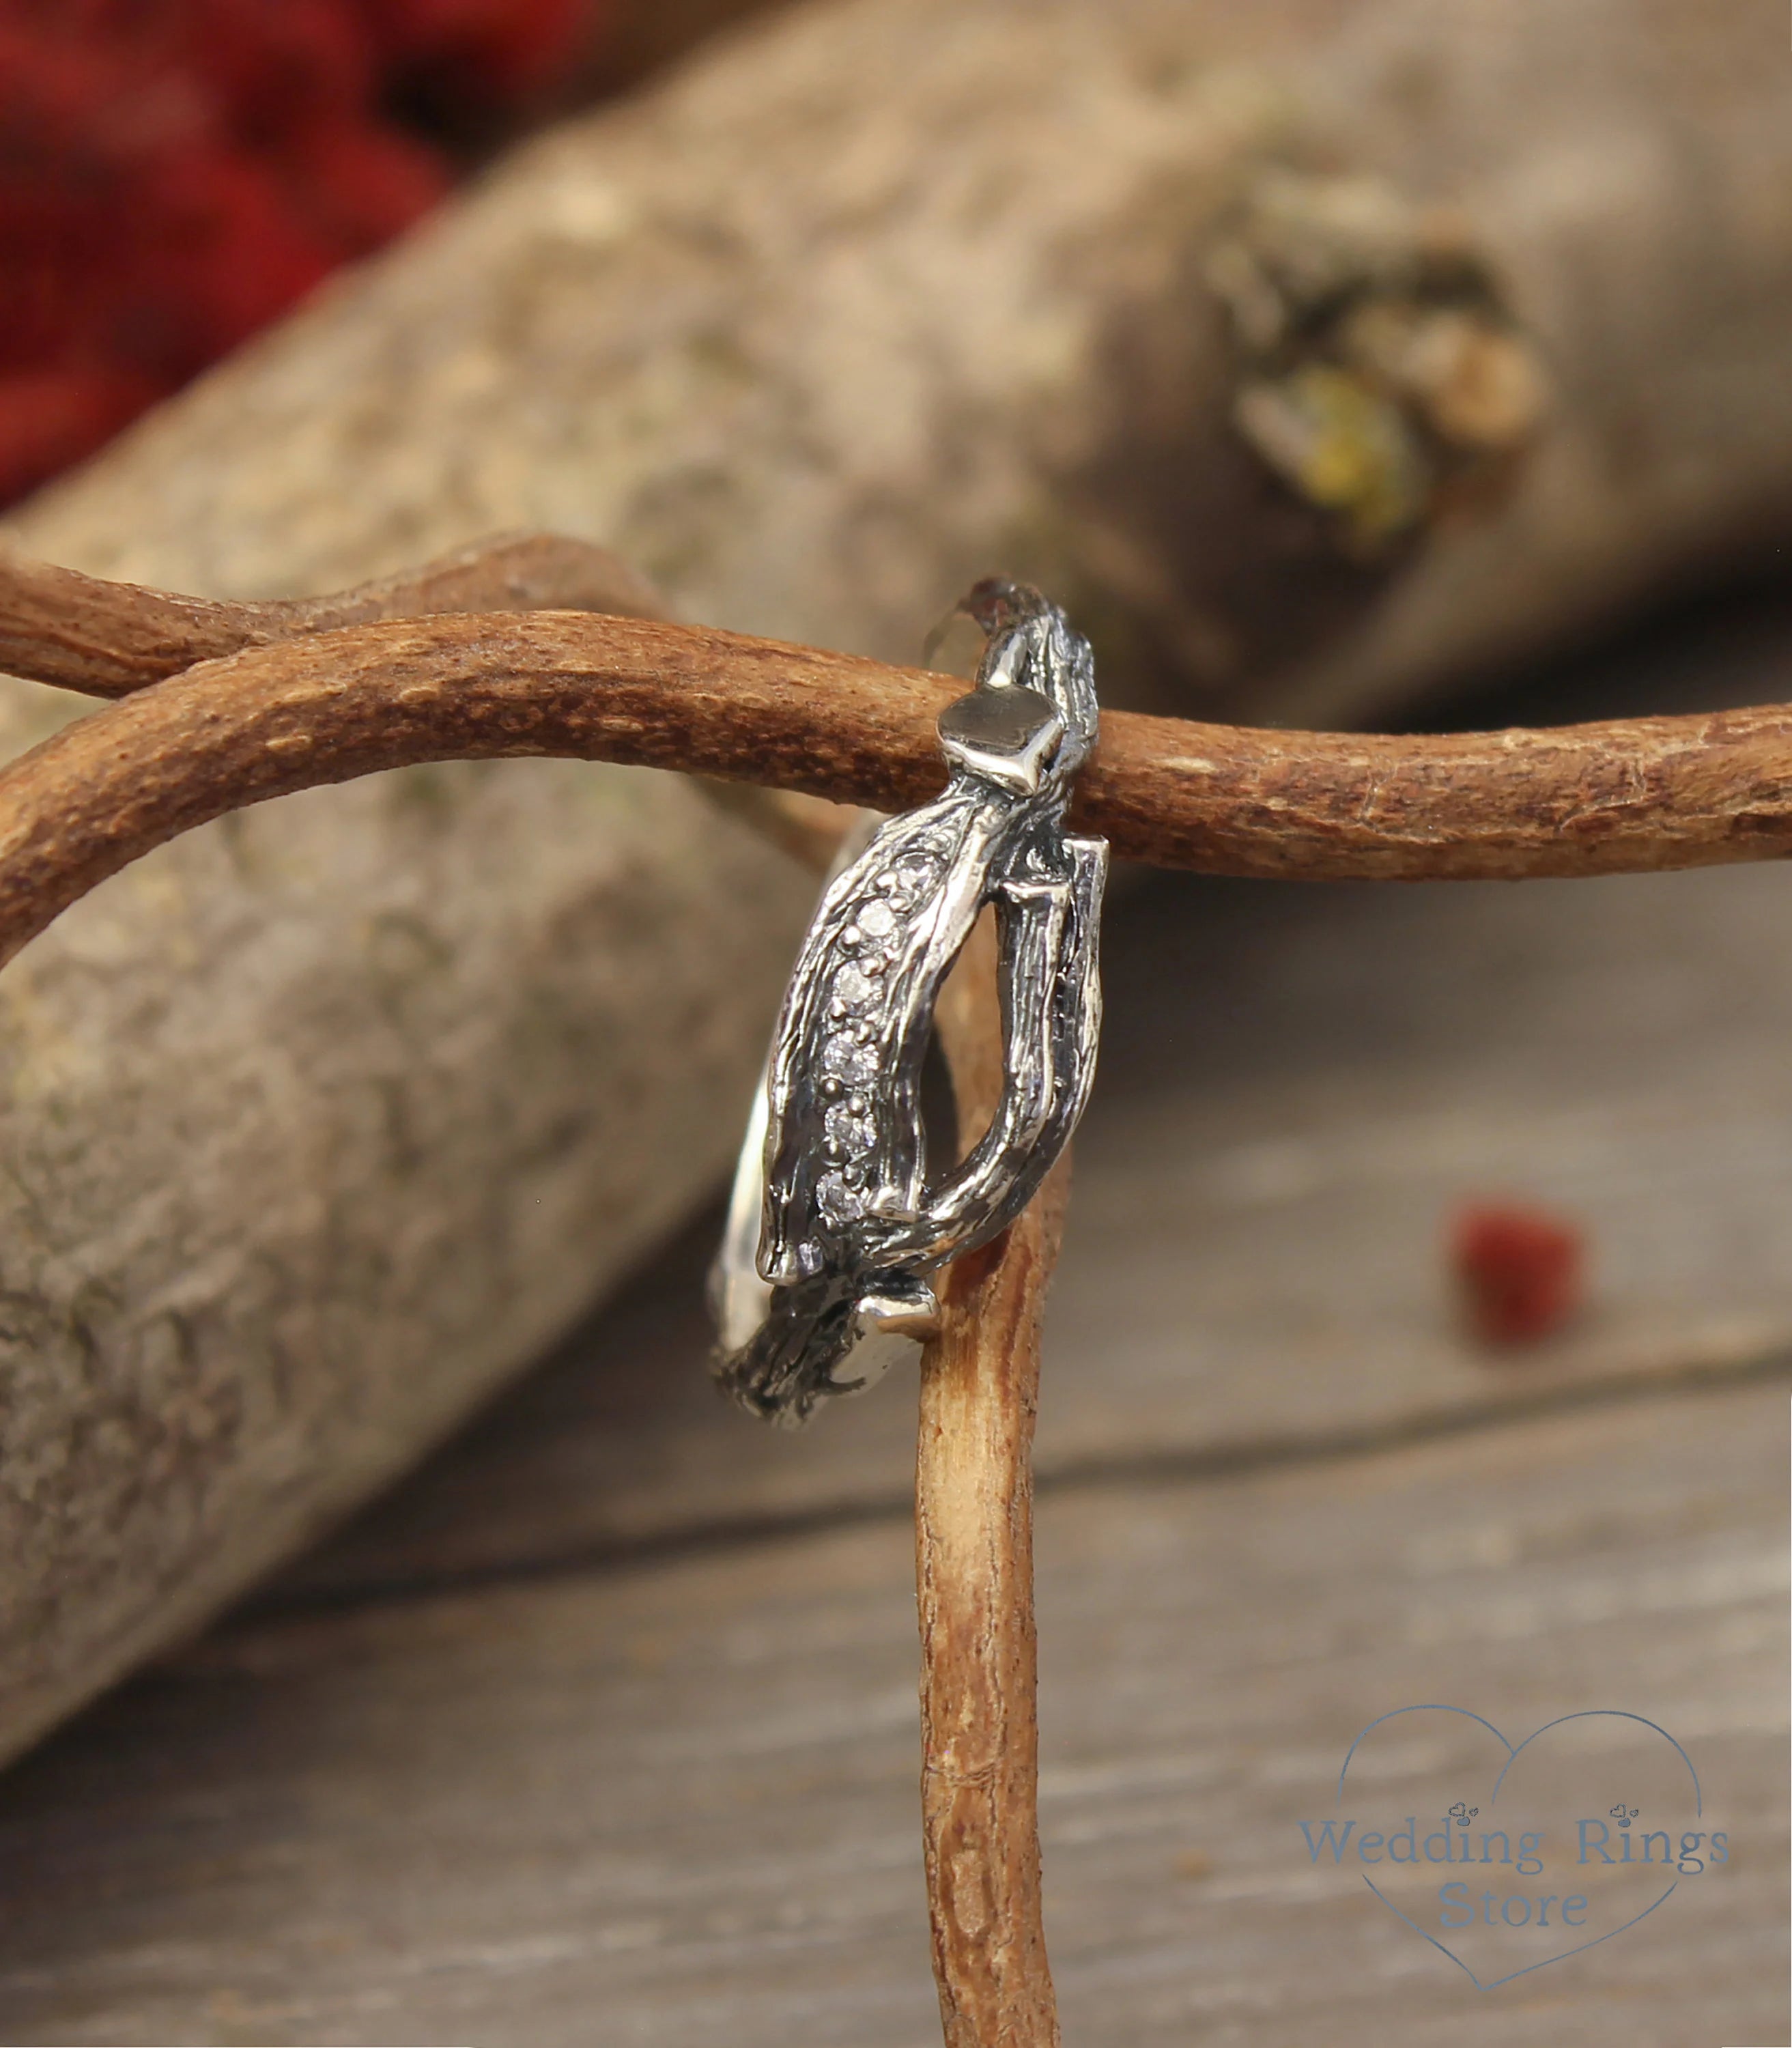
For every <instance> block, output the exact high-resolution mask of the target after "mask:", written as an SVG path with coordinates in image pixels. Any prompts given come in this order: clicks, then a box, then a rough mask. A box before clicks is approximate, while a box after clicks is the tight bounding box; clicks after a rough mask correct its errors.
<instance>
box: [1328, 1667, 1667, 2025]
mask: <svg viewBox="0 0 1792 2048" xmlns="http://www.w3.org/2000/svg"><path fill="white" fill-rule="evenodd" d="M1402 1714H1460V1715H1461V1716H1463V1718H1464V1720H1472V1721H1475V1722H1477V1723H1478V1724H1480V1726H1481V1727H1482V1728H1485V1729H1486V1730H1487V1732H1488V1734H1489V1735H1491V1736H1492V1737H1493V1739H1494V1740H1495V1742H1497V1743H1498V1744H1499V1746H1500V1747H1501V1748H1502V1749H1503V1750H1504V1751H1505V1752H1506V1761H1505V1763H1503V1764H1502V1765H1501V1767H1500V1770H1499V1776H1498V1777H1497V1778H1495V1780H1494V1783H1493V1790H1492V1793H1491V1794H1490V1796H1489V1798H1488V1805H1489V1806H1496V1805H1497V1804H1498V1803H1499V1793H1500V1788H1501V1786H1503V1785H1504V1784H1505V1782H1506V1778H1507V1773H1508V1772H1509V1771H1511V1768H1512V1766H1513V1765H1514V1764H1515V1763H1517V1762H1518V1760H1519V1757H1520V1756H1522V1755H1523V1754H1524V1752H1525V1751H1526V1750H1527V1749H1528V1748H1529V1747H1530V1745H1531V1744H1533V1743H1534V1742H1536V1741H1538V1740H1540V1739H1541V1738H1542V1736H1546V1735H1547V1734H1548V1733H1549V1732H1550V1730H1551V1729H1552V1728H1561V1727H1562V1726H1564V1725H1565V1724H1566V1723H1568V1722H1569V1721H1580V1720H1625V1721H1635V1722H1636V1723H1637V1724H1639V1726H1641V1727H1643V1728H1648V1729H1650V1731H1651V1732H1653V1733H1654V1734H1656V1735H1658V1736H1660V1737H1661V1738H1662V1740H1663V1741H1664V1742H1665V1743H1666V1744H1668V1746H1669V1747H1670V1748H1671V1749H1673V1750H1674V1752H1675V1753H1676V1754H1677V1755H1678V1757H1679V1759H1680V1760H1681V1763H1684V1764H1685V1767H1686V1775H1687V1776H1688V1777H1689V1778H1691V1780H1692V1782H1693V1817H1694V1818H1695V1819H1702V1818H1703V1817H1704V1814H1705V1791H1704V1788H1703V1787H1702V1786H1701V1785H1700V1783H1699V1774H1698V1772H1697V1771H1696V1770H1695V1769H1694V1768H1693V1759H1691V1757H1689V1755H1687V1754H1686V1752H1685V1750H1684V1749H1683V1748H1682V1747H1681V1745H1680V1744H1679V1743H1678V1742H1677V1741H1675V1740H1674V1737H1673V1736H1671V1735H1670V1734H1669V1733H1668V1732H1667V1730H1666V1728H1662V1726H1661V1725H1660V1724H1659V1723H1658V1722H1655V1721H1652V1720H1650V1719H1649V1718H1648V1717H1647V1716H1646V1715H1643V1714H1636V1713H1632V1712H1630V1711H1629V1709H1627V1708H1623V1707H1584V1708H1582V1709H1580V1710H1579V1711H1578V1712H1575V1713H1572V1714H1558V1715H1557V1716H1556V1717H1555V1719H1554V1720H1548V1721H1545V1722H1544V1723H1543V1724H1542V1727H1540V1728H1533V1729H1532V1730H1531V1732H1530V1734H1529V1735H1527V1736H1526V1737H1525V1739H1524V1740H1523V1741H1522V1742H1521V1743H1518V1744H1513V1743H1511V1742H1510V1741H1509V1740H1507V1737H1506V1736H1505V1734H1504V1732H1503V1731H1502V1730H1500V1729H1499V1728H1495V1726H1494V1724H1493V1723H1492V1722H1491V1721H1490V1720H1488V1718H1487V1717H1486V1716H1485V1715H1484V1714H1477V1713H1476V1712H1472V1710H1471V1709H1468V1708H1467V1707H1456V1706H1450V1705H1447V1704H1446V1703H1445V1702H1444V1701H1428V1702H1425V1703H1424V1704H1422V1705H1418V1706H1411V1707H1395V1708H1394V1709H1391V1711H1390V1712H1387V1713H1385V1714H1378V1715H1377V1716H1376V1717H1375V1720H1372V1721H1371V1722H1369V1723H1368V1724H1367V1726H1366V1727H1364V1728H1361V1729H1360V1730H1359V1731H1358V1732H1357V1734H1356V1736H1355V1738H1354V1739H1353V1740H1352V1743H1351V1745H1350V1747H1349V1748H1348V1749H1347V1750H1346V1751H1344V1762H1343V1763H1342V1764H1341V1765H1340V1767H1339V1771H1338V1791H1337V1800H1336V1803H1337V1805H1339V1806H1343V1804H1344V1783H1345V1781H1346V1779H1347V1778H1348V1776H1349V1775H1350V1761H1351V1759H1352V1757H1353V1756H1355V1755H1356V1752H1357V1751H1358V1749H1359V1748H1360V1747H1361V1746H1362V1744H1363V1742H1364V1741H1365V1740H1367V1737H1368V1736H1371V1735H1372V1734H1373V1733H1374V1732H1375V1730H1376V1729H1377V1728H1380V1727H1382V1726H1383V1725H1384V1724H1386V1723H1387V1722H1388V1721H1391V1720H1398V1718H1399V1717H1400V1716H1401V1715H1402ZM1363 1883H1365V1884H1366V1885H1367V1887H1369V1889H1370V1891H1372V1892H1373V1893H1374V1894H1375V1897H1376V1898H1377V1899H1379V1901H1380V1902H1381V1903H1382V1904H1383V1906H1386V1907H1387V1910H1388V1911H1389V1912H1390V1913H1391V1914H1393V1915H1394V1918H1395V1919H1397V1920H1398V1921H1400V1922H1402V1923H1403V1924H1404V1925H1405V1926H1408V1927H1410V1928H1411V1930H1412V1931H1413V1932H1414V1934H1417V1935H1418V1937H1419V1939H1420V1940H1421V1941H1429V1943H1430V1945H1431V1946H1432V1947H1433V1948H1434V1949H1436V1950H1437V1952H1438V1953H1439V1954H1440V1955H1443V1956H1447V1957H1449V1960H1450V1961H1452V1962H1453V1963H1454V1964H1455V1965H1456V1968H1458V1969H1459V1970H1460V1971H1461V1972H1462V1973H1463V1975H1464V1976H1465V1977H1467V1978H1468V1981H1469V1982H1470V1983H1471V1984H1472V1985H1473V1986H1474V1987H1475V1988H1476V1991H1482V1992H1487V1991H1497V1990H1498V1989H1499V1987H1500V1985H1501V1984H1511V1982H1512V1981H1513V1980H1514V1979H1515V1978H1517V1977H1524V1976H1530V1975H1531V1974H1532V1972H1534V1971H1537V1970H1546V1969H1548V1968H1550V1965H1551V1964H1553V1963H1565V1962H1566V1961H1568V1959H1569V1957H1570V1956H1580V1955H1584V1954H1585V1953H1586V1952H1587V1950H1588V1949H1596V1948H1598V1947H1600V1945H1601V1944H1602V1943H1604V1942H1606V1941H1615V1940H1616V1938H1617V1937H1618V1936H1619V1935H1620V1934H1627V1933H1628V1932H1629V1931H1630V1930H1631V1928H1632V1927H1634V1926H1636V1925H1637V1924H1638V1923H1639V1922H1640V1921H1643V1920H1647V1918H1648V1917H1649V1915H1650V1914H1651V1913H1653V1912H1654V1911H1655V1910H1656V1908H1657V1907H1658V1906H1662V1905H1663V1904H1665V1903H1666V1901H1667V1900H1668V1899H1670V1898H1671V1897H1672V1896H1673V1895H1674V1893H1675V1892H1676V1891H1678V1889H1679V1888H1680V1880H1679V1879H1678V1877H1677V1878H1676V1879H1674V1882H1673V1883H1670V1885H1669V1886H1668V1887H1667V1889H1666V1891H1663V1892H1662V1894H1661V1895H1660V1896H1659V1897H1658V1898H1657V1899H1654V1900H1652V1901H1651V1902H1650V1904H1648V1905H1647V1906H1644V1907H1643V1910H1642V1911H1641V1912H1640V1913H1634V1914H1631V1917H1630V1918H1629V1919H1627V1920H1626V1921H1625V1922H1623V1924H1622V1925H1621V1926H1616V1927H1612V1928H1608V1930H1606V1932H1605V1933H1604V1934H1596V1935H1595V1936H1594V1937H1592V1940H1591V1941H1581V1942H1578V1943H1577V1945H1575V1946H1574V1947H1573V1948H1572V1949H1563V1950H1562V1951H1561V1953H1560V1954H1559V1955H1554V1956H1545V1957H1543V1958H1542V1960H1541V1961H1538V1962H1534V1963H1526V1964H1525V1965H1523V1967H1522V1968H1519V1969H1515V1970H1509V1971H1507V1973H1506V1975H1505V1976H1499V1977H1491V1978H1489V1979H1488V1980H1487V1981H1486V1982H1485V1983H1484V1982H1483V1981H1482V1980H1481V1979H1480V1977H1478V1976H1476V1974H1475V1972H1474V1971H1473V1970H1472V1968H1470V1967H1469V1965H1468V1964H1467V1963H1465V1962H1464V1961H1463V1959H1462V1958H1461V1957H1460V1956H1459V1955H1457V1954H1456V1952H1455V1950H1454V1949H1452V1948H1450V1947H1449V1945H1448V1944H1447V1943H1446V1942H1443V1941H1439V1940H1438V1938H1437V1936H1436V1935H1435V1934H1431V1933H1429V1932H1428V1931H1427V1930H1425V1928H1423V1927H1422V1926H1419V1924H1418V1922H1417V1921H1416V1920H1414V1918H1412V1917H1411V1915H1410V1914H1407V1913H1403V1912H1402V1910H1400V1908H1399V1907H1398V1906H1396V1905H1395V1904H1394V1902H1393V1900H1392V1899H1390V1898H1389V1897H1388V1896H1387V1894H1386V1893H1385V1892H1383V1891H1382V1889H1381V1887H1379V1885H1378V1884H1377V1883H1375V1879H1373V1878H1372V1877H1371V1876H1370V1875H1369V1874H1368V1872H1367V1871H1365V1872H1363Z"/></svg>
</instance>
